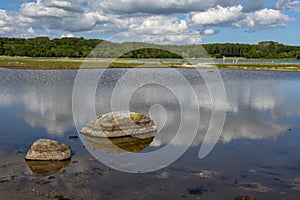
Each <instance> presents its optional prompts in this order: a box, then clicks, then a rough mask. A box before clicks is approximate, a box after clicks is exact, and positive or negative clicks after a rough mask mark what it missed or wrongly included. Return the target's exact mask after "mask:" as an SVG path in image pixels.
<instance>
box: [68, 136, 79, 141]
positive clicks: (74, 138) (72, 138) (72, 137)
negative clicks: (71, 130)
mask: <svg viewBox="0 0 300 200" xmlns="http://www.w3.org/2000/svg"><path fill="white" fill-rule="evenodd" d="M69 139H70V140H73V141H76V140H77V139H78V136H76V135H73V136H70V137H69Z"/></svg>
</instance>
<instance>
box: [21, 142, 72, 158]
mask: <svg viewBox="0 0 300 200" xmlns="http://www.w3.org/2000/svg"><path fill="white" fill-rule="evenodd" d="M70 158H71V149H70V147H69V146H68V145H66V144H63V143H60V142H57V141H54V140H48V139H39V140H37V141H36V142H35V143H33V145H32V146H31V148H30V149H29V151H28V153H27V155H26V157H25V159H26V160H34V161H61V160H68V159H70Z"/></svg>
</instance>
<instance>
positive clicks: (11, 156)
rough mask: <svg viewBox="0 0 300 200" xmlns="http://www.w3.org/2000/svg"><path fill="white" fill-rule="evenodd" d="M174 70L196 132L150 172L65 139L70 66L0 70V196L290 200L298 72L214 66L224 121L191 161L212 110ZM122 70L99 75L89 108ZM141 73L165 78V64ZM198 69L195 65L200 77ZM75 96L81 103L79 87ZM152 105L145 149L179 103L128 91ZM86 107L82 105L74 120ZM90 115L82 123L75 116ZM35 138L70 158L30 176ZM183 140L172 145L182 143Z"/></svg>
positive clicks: (170, 123)
mask: <svg viewBox="0 0 300 200" xmlns="http://www.w3.org/2000/svg"><path fill="white" fill-rule="evenodd" d="M179 71H180V73H182V74H183V75H184V76H185V77H186V78H187V79H188V80H189V82H190V83H191V84H192V86H193V87H194V88H195V91H197V97H198V99H199V106H200V111H201V120H200V125H199V130H198V135H197V137H196V139H195V141H194V143H193V145H192V146H191V147H190V148H189V149H188V151H187V152H186V153H185V154H184V155H183V156H182V157H181V158H180V159H179V160H177V161H176V162H175V163H173V164H172V165H170V166H168V167H166V168H164V169H162V170H159V171H156V172H151V173H146V174H128V173H124V172H119V171H117V170H113V169H111V168H109V167H107V166H105V165H103V164H101V163H100V162H99V161H97V160H95V159H94V158H93V156H92V155H91V154H89V153H88V151H87V150H86V149H85V147H84V145H83V143H82V142H81V140H80V139H78V140H77V141H73V140H70V139H69V136H73V135H77V131H76V129H75V127H74V121H73V115H72V90H73V84H74V79H75V77H76V73H77V71H68V70H61V71H51V70H49V71H39V70H36V71H31V70H24V71H23V70H9V69H0V121H1V123H0V126H1V128H0V156H1V161H0V196H1V199H55V198H57V199H63V198H65V199H208V200H210V199H226V200H227V199H228V200H231V199H234V198H235V197H236V196H237V195H238V194H242V195H249V196H250V197H251V198H253V199H254V198H256V199H298V198H299V196H300V157H299V155H300V121H299V119H300V73H296V72H293V73H289V72H265V71H235V70H227V71H221V74H222V76H223V79H224V84H225V88H226V92H227V102H218V104H217V106H216V109H220V110H223V111H225V112H226V114H227V116H226V121H225V126H224V130H223V132H222V135H221V138H220V140H219V142H218V144H217V145H216V146H215V148H214V149H213V151H212V152H211V153H210V154H209V155H208V156H207V157H206V158H204V159H199V158H198V152H199V148H200V146H201V144H202V141H203V138H204V136H205V133H206V131H207V125H208V123H209V120H210V116H211V112H210V111H211V102H210V97H209V95H208V91H207V88H206V87H205V84H204V81H203V80H202V79H201V76H200V75H199V74H197V73H194V71H193V70H191V69H181V70H179ZM125 72H126V70H125V69H124V70H122V69H118V70H117V69H111V70H107V71H106V72H105V74H104V77H103V78H102V79H101V80H100V81H99V84H98V88H97V92H96V104H95V105H96V106H95V107H96V109H97V114H104V113H107V112H110V111H111V110H110V97H111V94H112V91H113V88H114V86H115V84H116V82H117V81H118V80H119V79H120V77H122V75H123V74H124V73H125ZM90 73H91V74H93V71H92V70H90ZM140 73H145V74H149V73H150V74H151V73H152V74H155V73H156V74H157V73H163V74H166V76H167V74H168V69H140ZM207 73H209V72H206V71H203V75H205V74H207ZM136 78H139V79H142V78H143V76H140V77H136ZM83 84H84V83H83ZM129 87H130V86H129ZM176 87H179V89H182V92H183V94H184V92H185V91H186V90H185V88H180V87H181V86H180V84H178V86H176ZM83 88H84V87H83ZM86 89H88V88H86ZM125 93H126V91H125ZM82 96H83V99H84V97H85V95H84V90H83V91H82ZM185 96H186V99H185V100H184V101H185V102H184V103H189V104H197V102H194V101H192V100H191V99H190V98H189V94H186V95H185ZM87 101H88V100H87ZM155 104H160V105H162V106H163V107H164V108H165V111H166V116H167V117H166V116H165V115H162V116H159V115H158V116H157V119H161V120H162V121H165V124H164V126H163V128H162V129H161V131H160V132H159V134H158V135H157V136H156V137H155V139H154V141H153V142H152V143H151V144H150V146H149V147H147V148H146V149H144V150H143V151H144V152H149V151H153V150H156V149H159V148H161V147H163V146H164V145H166V144H168V143H169V142H170V141H171V140H172V138H173V137H174V134H175V133H176V130H177V129H178V126H179V123H180V105H179V102H178V100H177V99H176V97H175V96H174V94H173V93H172V92H171V91H169V90H168V89H166V88H164V87H161V86H159V85H154V84H152V85H151V84H150V85H147V86H144V87H142V88H140V89H138V90H136V92H135V93H134V94H133V96H132V98H131V101H130V110H131V111H136V112H141V113H146V114H147V113H148V111H149V108H150V107H151V106H152V105H155ZM87 106H89V105H87ZM85 110H86V108H82V115H83V116H84V114H85ZM184 117H188V116H184ZM83 118H84V117H83ZM89 120H90V119H82V122H83V124H84V123H86V122H87V121H89ZM156 122H157V123H160V122H159V121H157V120H156ZM39 138H50V139H55V140H59V141H61V142H64V143H66V144H68V145H70V146H71V148H72V151H73V157H72V160H71V162H70V163H67V164H66V165H65V166H64V167H63V168H61V169H57V171H56V172H52V173H51V174H47V175H45V174H44V175H41V174H37V173H35V172H33V171H32V170H31V168H30V167H29V166H28V164H27V163H26V162H25V160H24V157H25V155H26V152H27V150H28V149H29V147H30V146H31V144H32V143H33V142H34V141H35V140H36V139H39ZM184 139H185V138H182V144H181V142H178V144H176V145H175V146H174V148H180V147H181V146H182V145H184V144H185V142H184Z"/></svg>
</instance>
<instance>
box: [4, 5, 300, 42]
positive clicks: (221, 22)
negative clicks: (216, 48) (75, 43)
mask: <svg viewBox="0 0 300 200" xmlns="http://www.w3.org/2000/svg"><path fill="white" fill-rule="evenodd" d="M299 20H300V0H299V1H298V0H154V1H153V0H106V1H104V0H0V37H22V38H31V37H38V36H48V37H50V38H61V37H84V38H97V39H106V40H111V41H117V42H125V41H141V42H151V43H159V44H203V43H226V42H230V43H251V44H253V43H258V42H260V41H270V40H272V41H276V42H279V43H284V44H289V45H300V37H299V33H300V31H299V30H300V26H299V25H300V23H299Z"/></svg>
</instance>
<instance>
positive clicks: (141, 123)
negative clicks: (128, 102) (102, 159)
mask: <svg viewBox="0 0 300 200" xmlns="http://www.w3.org/2000/svg"><path fill="white" fill-rule="evenodd" d="M156 131H157V128H156V126H155V125H154V123H153V121H152V120H151V119H150V117H148V116H147V115H143V114H138V113H134V112H114V113H108V114H105V115H101V116H97V117H96V118H95V119H93V120H92V121H91V122H90V123H88V124H87V125H86V126H85V127H83V128H82V130H81V131H80V132H81V133H82V134H85V135H88V136H93V137H102V138H104V137H105V138H119V137H125V136H132V137H134V136H138V135H143V134H147V133H153V132H156Z"/></svg>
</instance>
